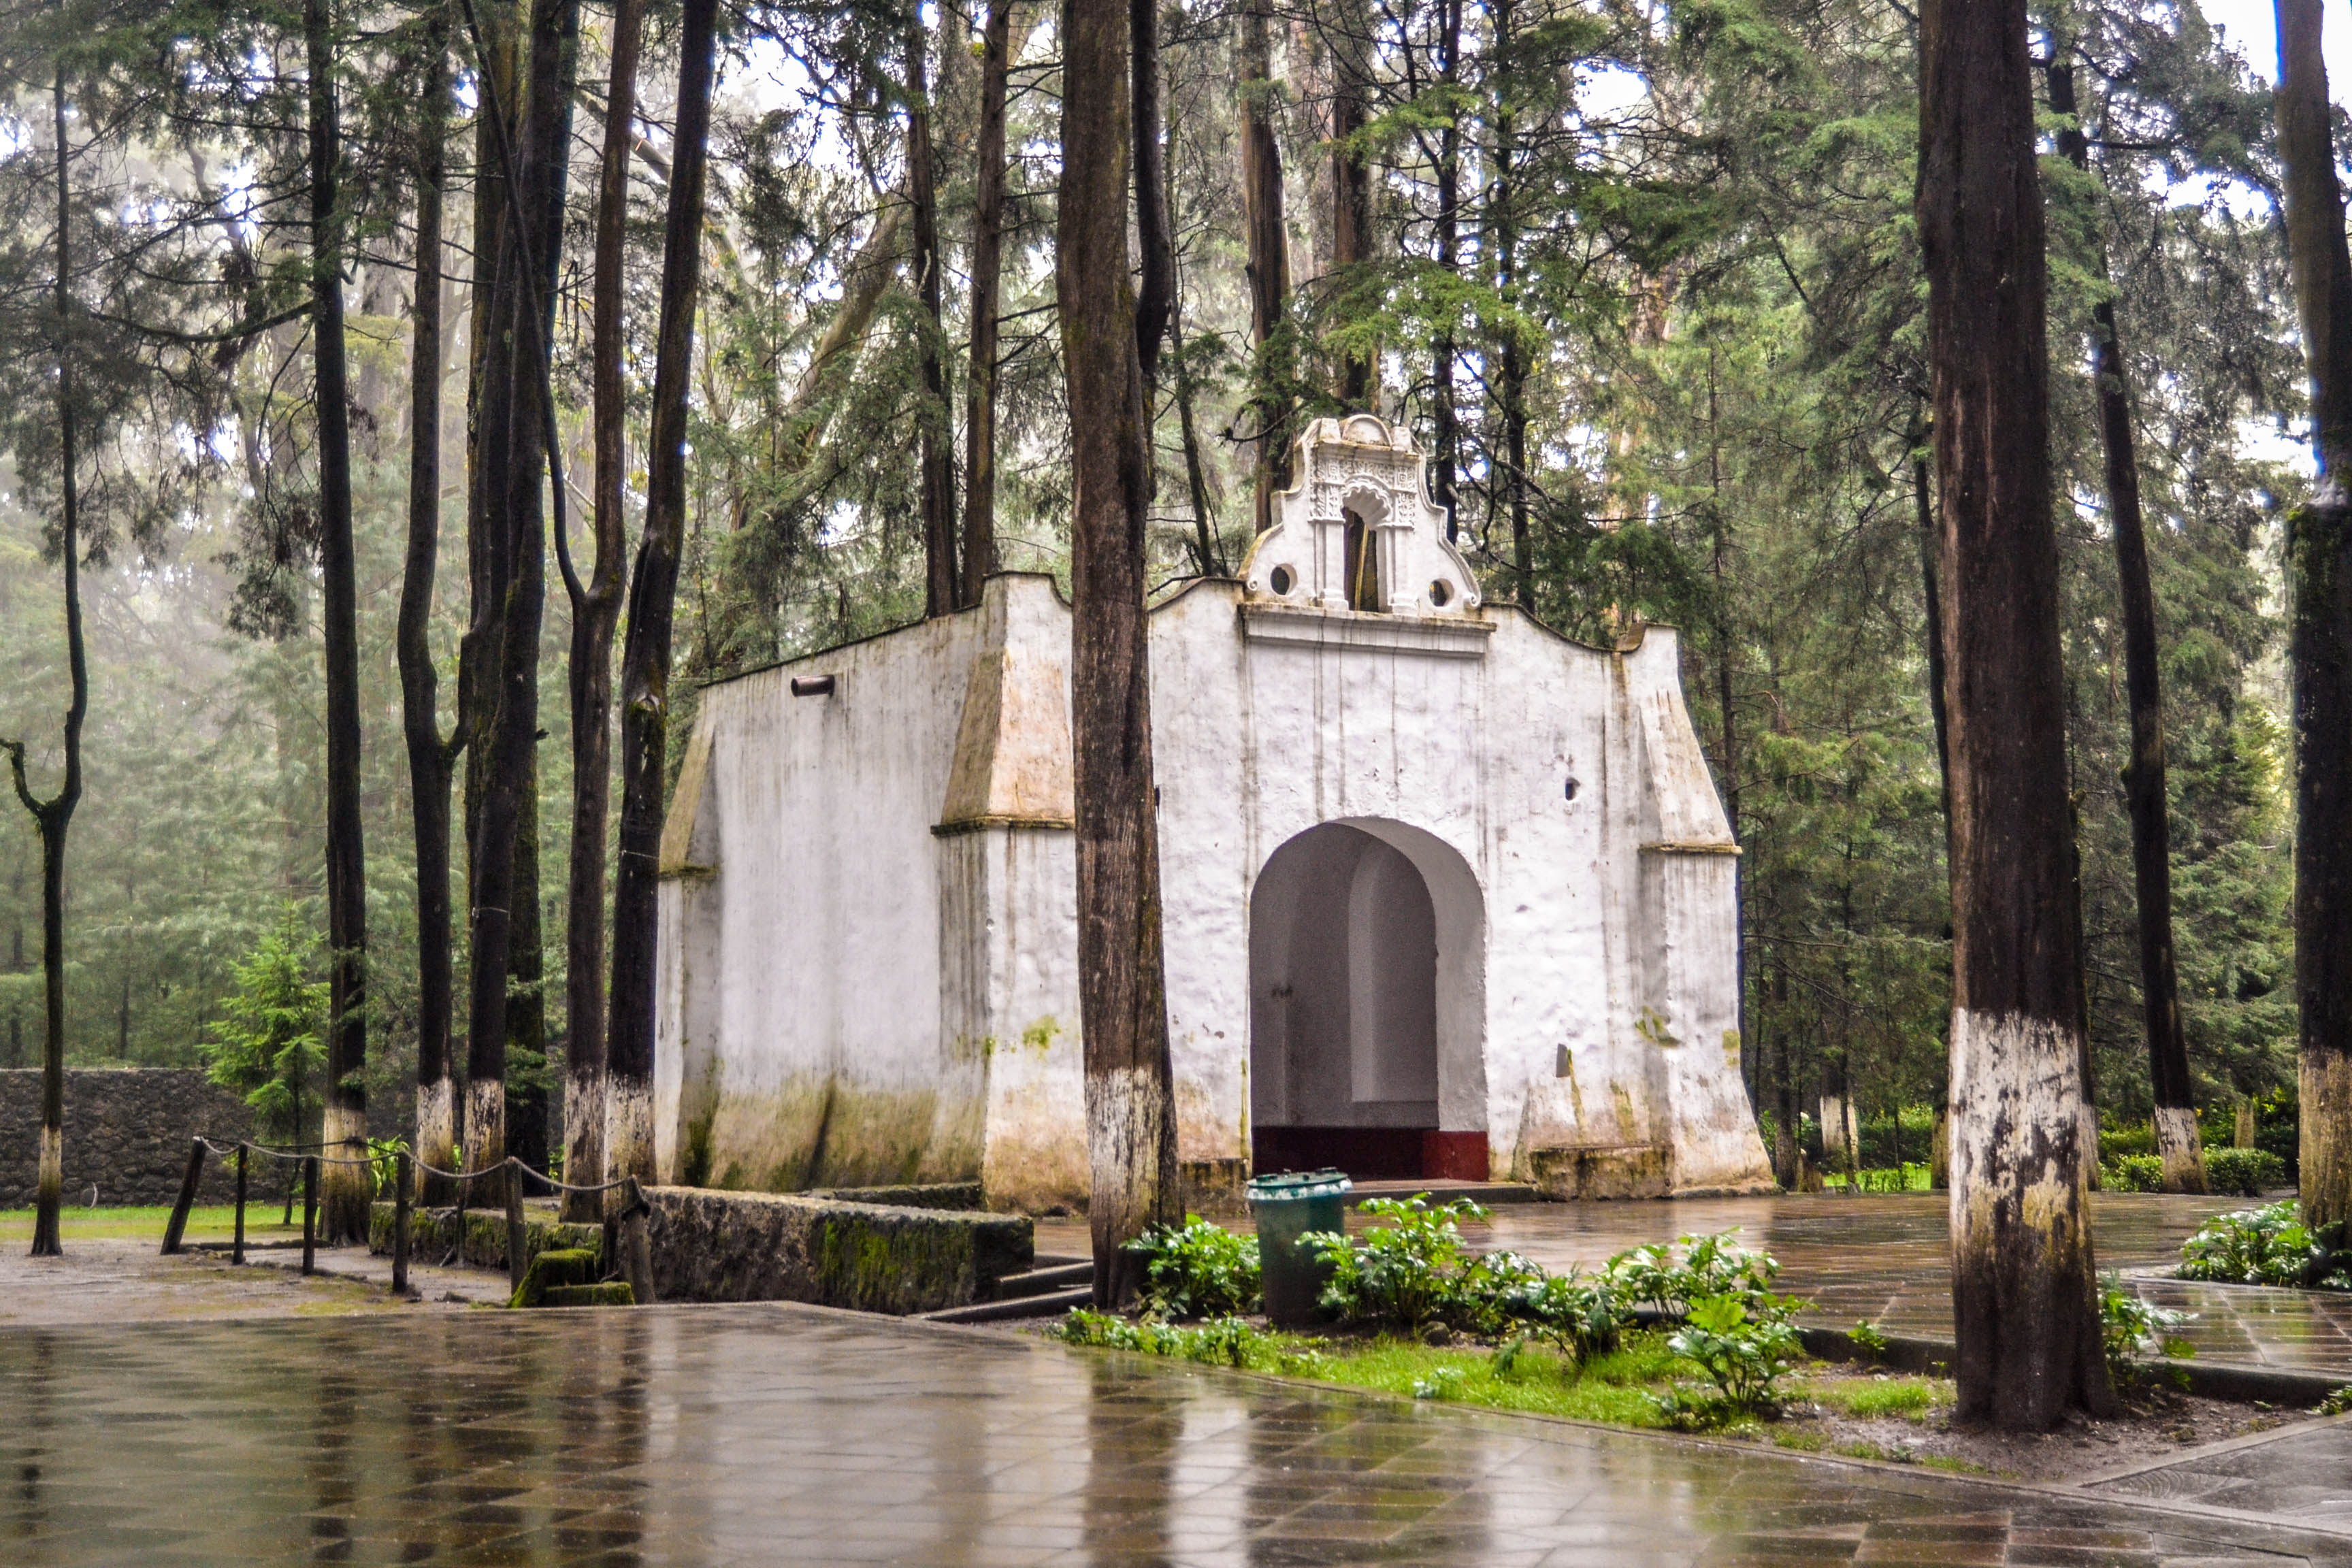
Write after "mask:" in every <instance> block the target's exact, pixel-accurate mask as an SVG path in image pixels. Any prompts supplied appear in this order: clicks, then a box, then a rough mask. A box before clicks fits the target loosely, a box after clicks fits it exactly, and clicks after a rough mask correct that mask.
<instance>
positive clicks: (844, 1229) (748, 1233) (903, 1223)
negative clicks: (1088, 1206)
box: [646, 1187, 1036, 1314]
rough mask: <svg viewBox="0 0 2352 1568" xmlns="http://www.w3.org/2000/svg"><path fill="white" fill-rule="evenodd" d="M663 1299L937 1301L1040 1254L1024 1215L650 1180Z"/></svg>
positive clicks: (879, 1304) (982, 1291)
mask: <svg viewBox="0 0 2352 1568" xmlns="http://www.w3.org/2000/svg"><path fill="white" fill-rule="evenodd" d="M646 1201H647V1202H648V1203H649V1204H651V1205H653V1211H654V1212H653V1217H652V1218H651V1220H650V1221H649V1222H648V1223H647V1225H646V1240H647V1241H648V1242H649V1243H650V1244H651V1249H652V1253H653V1272H654V1293H655V1295H656V1298H657V1299H659V1300H664V1301H811V1302H814V1303H816V1304H818V1305H820V1306H826V1307H850V1308H855V1309H856V1310H859V1311H866V1312H892V1313H901V1314H903V1313H909V1312H929V1311H937V1310H940V1309H941V1308H943V1307H961V1306H966V1305H969V1304H970V1303H971V1302H973V1301H980V1300H987V1299H988V1298H989V1297H990V1296H991V1295H992V1294H993V1293H994V1292H995V1289H996V1282H997V1281H998V1280H999V1279H1003V1278H1004V1277H1005V1276H1006V1275H1008V1274H1017V1273H1019V1272H1021V1271H1022V1270H1024V1269H1025V1268H1028V1267H1029V1265H1030V1262H1031V1260H1032V1259H1033V1258H1034V1257H1035V1255H1036V1232H1035V1226H1034V1224H1033V1223H1032V1222H1031V1221H1030V1220H1029V1219H1028V1218H1027V1217H1025V1216H1024V1215H1002V1214H985V1213H973V1212H970V1211H961V1210H954V1209H933V1208H906V1207H899V1206H895V1205H887V1204H872V1203H845V1202H843V1201H841V1200H839V1199H836V1198H819V1197H814V1196H806V1195H793V1194H772V1193H737V1192H719V1191H714V1190H712V1189H709V1188H707V1187H649V1188H647V1189H646Z"/></svg>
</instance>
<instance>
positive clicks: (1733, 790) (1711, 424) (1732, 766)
mask: <svg viewBox="0 0 2352 1568" xmlns="http://www.w3.org/2000/svg"><path fill="white" fill-rule="evenodd" d="M1718 415H1719V406H1718V395H1717V387H1716V363H1715V352H1714V349H1713V347H1712V346H1711V345H1710V347H1709V349H1708V351H1707V360H1706V428H1707V453H1706V469H1707V492H1708V495H1709V496H1710V497H1711V498H1712V504H1713V509H1714V513H1715V515H1714V519H1713V521H1714V524H1715V528H1714V533H1715V538H1714V549H1713V552H1712V555H1713V560H1712V561H1711V563H1710V566H1711V569H1712V573H1713V575H1714V577H1715V604H1716V620H1715V702H1716V710H1717V712H1718V713H1720V714H1721V715H1722V719H1723V756H1722V767H1723V816H1724V821H1725V824H1726V825H1727V826H1728V827H1729V828H1730V830H1731V841H1732V842H1733V843H1734V844H1738V842H1739V714H1738V710H1737V709H1736V708H1735V707H1734V705H1733V697H1732V677H1731V667H1732V659H1733V655H1734V652H1735V648H1734V642H1735V637H1734V634H1733V631H1732V625H1731V591H1730V580H1729V556H1730V554H1731V517H1730V514H1729V513H1728V512H1727V510H1725V509H1724V506H1723V444H1722V440H1721V437H1720V428H1719V425H1718ZM1731 869H1732V883H1731V885H1732V896H1733V899H1734V900H1735V905H1734V907H1735V908H1737V909H1738V910H1739V917H1738V918H1739V929H1738V932H1737V933H1736V936H1737V940H1736V942H1734V944H1733V947H1732V956H1731V994H1732V1002H1733V1007H1734V1009H1735V1014H1734V1018H1733V1022H1734V1024H1735V1025H1736V1026H1737V1027H1738V1031H1739V1053H1740V1058H1741V1059H1742V1060H1743V1061H1748V1062H1751V1063H1752V1060H1753V1057H1754V1050H1753V1047H1751V1046H1750V1044H1749V1041H1748V915H1747V906H1746V904H1745V902H1744V901H1743V900H1739V892H1740V889H1742V887H1743V886H1744V885H1745V883H1746V881H1747V879H1746V877H1745V876H1744V875H1742V874H1741V872H1740V870H1739V862H1738V859H1736V858H1735V859H1734V860H1733V861H1732V866H1731ZM1742 1076H1743V1078H1745V1077H1747V1076H1748V1075H1747V1074H1743V1075H1742Z"/></svg>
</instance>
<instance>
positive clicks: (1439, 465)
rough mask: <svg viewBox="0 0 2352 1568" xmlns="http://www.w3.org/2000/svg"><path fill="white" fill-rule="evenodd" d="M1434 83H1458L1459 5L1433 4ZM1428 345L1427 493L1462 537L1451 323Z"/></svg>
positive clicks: (1448, 207)
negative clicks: (1437, 51)
mask: <svg viewBox="0 0 2352 1568" xmlns="http://www.w3.org/2000/svg"><path fill="white" fill-rule="evenodd" d="M1438 15H1439V20H1438V47H1439V48H1440V49H1441V50H1442V51H1443V52H1444V58H1443V59H1441V60H1440V61H1439V62H1438V68H1437V79H1438V80H1439V81H1440V82H1442V83H1444V85H1445V86H1446V87H1447V88H1448V89H1451V88H1454V87H1455V86H1457V85H1459V83H1460V82H1461V80H1462V0H1438ZM1459 114H1460V111H1459V110H1449V111H1448V113H1447V116H1446V123H1445V127H1444V130H1442V131H1440V132H1438V133H1437V234H1436V242H1435V250H1436V255H1435V258H1434V259H1435V260H1436V262H1437V265H1438V268H1440V269H1441V270H1442V271H1444V273H1445V274H1446V275H1447V277H1448V278H1449V279H1450V278H1451V277H1452V276H1453V274H1454V272H1455V271H1456V270H1457V269H1458V268H1460V267H1461V264H1462V234H1461V229H1462V129H1461V125H1460V122H1459ZM1447 320H1448V323H1449V324H1448V325H1447V326H1445V327H1444V328H1441V329H1440V330H1439V331H1438V333H1437V336H1436V339H1435V341H1434V342H1433V343H1432V344H1431V358H1432V361H1433V363H1432V364H1431V366H1430V382H1431V387H1430V404H1429V408H1430V434H1431V436H1432V437H1433V438H1432V440H1431V442H1430V445H1431V447H1433V451H1432V452H1431V454H1430V486H1429V489H1430V494H1431V495H1432V496H1433V498H1434V499H1435V500H1436V501H1437V504H1438V505H1440V506H1442V507H1444V509H1445V539H1446V542H1447V543H1449V544H1450V543H1452V542H1454V540H1456V539H1458V538H1459V537H1460V536H1461V518H1460V514H1459V510H1458V505H1457V502H1456V500H1455V487H1456V484H1457V482H1458V481H1457V479H1456V476H1457V475H1458V474H1460V472H1461V471H1462V424H1461V419H1460V417H1459V416H1458V414H1457V412H1456V410H1455V408H1454V331H1453V328H1452V326H1451V324H1450V323H1451V320H1452V318H1451V317H1450V316H1449V317H1448V318H1447Z"/></svg>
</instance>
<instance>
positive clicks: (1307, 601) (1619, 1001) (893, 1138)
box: [655, 415, 1771, 1211]
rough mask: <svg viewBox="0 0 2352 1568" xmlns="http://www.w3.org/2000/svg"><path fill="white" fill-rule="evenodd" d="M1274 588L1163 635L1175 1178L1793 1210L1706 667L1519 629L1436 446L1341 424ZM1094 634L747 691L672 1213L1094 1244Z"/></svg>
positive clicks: (1158, 636) (975, 638) (918, 629)
mask: <svg viewBox="0 0 2352 1568" xmlns="http://www.w3.org/2000/svg"><path fill="white" fill-rule="evenodd" d="M1295 471H1296V472H1297V475H1298V479H1297V484H1296V486H1295V487H1294V488H1293V489H1290V490H1289V491H1287V492H1286V493H1285V494H1284V495H1282V496H1281V497H1280V498H1278V499H1279V500H1280V505H1281V521H1279V522H1278V523H1277V524H1276V526H1275V527H1274V528H1272V529H1270V530H1268V531H1266V532H1265V533H1264V534H1262V535H1260V536H1259V537H1258V539H1257V541H1256V543H1255V547H1254V548H1253V549H1252V551H1251V552H1250V555H1249V559H1248V562H1247V563H1246V564H1245V565H1244V568H1243V575H1242V580H1241V581H1239V582H1234V581H1217V580H1211V581H1202V582H1197V583H1195V584H1192V585H1191V586H1190V587H1188V588H1186V589H1185V590H1183V591H1182V592H1181V593H1178V594H1177V595H1174V596H1172V597H1171V598H1170V599H1169V600H1167V601H1166V602H1164V603H1162V604H1161V605H1159V606H1158V607H1156V608H1155V609H1154V610H1153V611H1152V612H1151V615H1150V672H1151V716H1152V745H1153V755H1154V764H1155V768H1156V772H1157V779H1158V783H1159V786H1160V817H1159V824H1160V877H1161V890H1162V898H1163V919H1164V922H1165V945H1166V953H1167V994H1168V1023H1169V1034H1170V1038H1171V1052H1172V1058H1173V1064H1174V1070H1175V1086H1176V1110H1177V1117H1178V1123H1179V1132H1178V1144H1179V1147H1178V1152H1179V1156H1180V1158H1181V1160H1182V1161H1183V1162H1184V1164H1185V1168H1186V1175H1187V1178H1188V1180H1189V1181H1190V1182H1191V1183H1192V1184H1193V1185H1194V1187H1195V1189H1196V1192H1197V1194H1198V1195H1199V1196H1200V1197H1201V1198H1202V1199H1204V1200H1206V1199H1212V1198H1213V1197H1215V1196H1217V1195H1220V1194H1232V1193H1233V1190H1234V1188H1236V1187H1237V1186H1238V1184H1239V1183H1240V1181H1241V1180H1242V1179H1243V1178H1244V1176H1246V1175H1247V1174H1250V1173H1256V1172H1265V1171H1279V1170H1291V1169H1307V1168H1312V1167H1316V1166H1321V1165H1326V1164H1328V1165H1336V1166H1339V1168H1341V1169H1343V1170H1346V1171H1348V1172H1349V1173H1351V1174H1353V1175H1355V1176H1358V1177H1359V1178H1372V1177H1432V1178H1434V1177H1452V1178H1469V1179H1482V1178H1492V1179H1516V1180H1525V1181H1532V1182H1535V1183H1537V1184H1538V1185H1539V1186H1540V1187H1541V1188H1542V1189H1543V1190H1544V1191H1545V1192H1546V1193H1547V1194H1549V1195H1554V1196H1576V1195H1591V1196H1637V1195H1664V1194H1702V1193H1705V1194H1718V1193H1727V1192H1749V1191H1761V1190H1769V1188H1770V1186H1771V1173H1770V1169H1769V1163H1768V1161H1767V1160H1766V1157H1765V1154H1764V1151H1763V1148H1762V1145H1761V1144H1760V1142H1759V1140H1758V1138H1757V1135H1756V1131H1755V1126H1754V1121H1753V1119H1752V1117H1751V1116H1750V1114H1749V1109H1748V1100H1747V1096H1746V1093H1745V1091H1744V1089H1743V1087H1742V1084H1741V1079H1740V1072H1739V1034H1738V1020H1739V1014H1738V881H1737V868H1738V859H1737V856H1738V849H1737V847H1736V846H1735V845H1734V844H1733V843H1732V840H1731V836H1730V833H1729V831H1728V827H1727V823H1726V821H1725V818H1724V814H1723V811H1722V808H1721V806H1720V805H1719V804H1718V803H1717V799H1716V794H1715V787H1714V784H1713V782H1712V780H1711V779H1710V777H1709V775H1708V772H1707V765H1706V759H1705V757H1704V756H1703V754H1702V753H1701V752H1700V749H1699V745H1698V741H1697V738H1696V735H1695V733H1694V732H1693V731H1692V728H1691V722H1690V717H1689V715H1688V713H1687V712H1686V710H1685V708H1684V705H1683V698H1682V689H1681V682H1680V673H1679V669H1678V666H1677V653H1676V647H1675V637H1674V634H1673V633H1672V632H1671V631H1670V630H1667V629H1665V628H1662V627H1652V628H1649V630H1648V631H1647V632H1646V634H1645V635H1644V636H1643V637H1642V638H1641V640H1640V642H1639V644H1638V646H1634V647H1625V648H1619V649H1613V650H1612V649H1606V648H1593V647H1584V646H1582V645H1580V644H1578V643H1574V642H1570V641H1569V640H1567V639H1565V638H1563V637H1559V635H1558V634H1556V633H1554V632H1552V631H1550V630H1549V629H1548V628H1546V627H1545V626H1542V625H1541V624H1540V623H1538V622H1537V621H1536V620H1534V619H1533V618H1531V617H1530V616H1528V615H1526V614H1525V613H1523V612H1521V611H1519V610H1517V609H1516V608H1514V607H1511V606H1508V605H1487V604H1486V603H1485V602H1484V601H1483V600H1482V598H1481V596H1480V594H1479V591H1478V584H1477V583H1476V581H1475V579H1474V578H1473V577H1472V575H1471V574H1470V571H1469V569H1468V567H1467V565H1466V564H1465V562H1464V560H1463V558H1462V556H1461V554H1460V553H1459V552H1457V551H1456V550H1455V549H1454V547H1453V546H1452V545H1451V544H1450V543H1448V542H1446V539H1445V528H1444V513H1443V511H1441V510H1439V509H1438V508H1437V507H1435V506H1434V505H1433V504H1432V503H1431V501H1430V500H1429V499H1428V496H1427V493H1426V491H1425V489H1424V486H1423V462H1422V457H1421V454H1420V453H1419V452H1418V451H1417V450H1416V449H1415V448H1414V447H1413V445H1412V439H1411V437H1410V436H1409V435H1408V434H1407V433H1406V432H1404V431H1402V430H1399V429H1394V428H1392V427H1391V426H1389V425H1388V424H1387V423H1385V422H1384V421H1382V420H1381V419H1378V418H1375V417H1373V416H1369V415H1358V416H1353V417H1350V418H1348V419H1345V420H1340V419H1318V420H1317V421H1315V422H1314V423H1313V425H1312V426H1311V427H1310V428H1309V429H1308V430H1307V434H1306V435H1305V436H1304V437H1302V439H1301V440H1300V443H1299V451H1298V460H1297V465H1296V470H1295ZM1069 668H1070V613H1069V608H1068V606H1067V605H1066V603H1065V602H1064V601H1063V600H1062V599H1061V597H1060V596H1059V595H1058V593H1057V591H1056V588H1055V583H1054V581H1053V579H1051V578H1050V577H1045V576H1039V575H1029V574H1011V573H1008V574H1003V575H999V576H996V577H992V578H991V579H990V580H989V582H988V584H987V586H986V591H985V593H984V595H982V604H981V605H979V606H978V607H977V608H975V609H971V610H968V611H964V612H961V613H960V614H957V615H953V616H943V617H940V618H938V619H934V620H929V621H926V622H923V623H922V624H920V625H918V626H908V627H905V628H903V629H901V630H898V631H895V632H890V633H888V634H886V635H884V636H881V637H872V638H868V639H867V640H866V641H863V642H858V643H853V644H850V645H847V646H845V647H836V648H833V649H829V650H827V651H825V652H824V653H819V654H813V655H810V656H809V657H807V658H801V659H796V660H793V662H791V663H789V664H785V665H782V666H779V667H776V668H770V669H764V670H759V671H755V672H753V673H751V674H747V675H742V676H739V677H737V678H735V679H730V680H726V681H721V682H719V683H716V684H714V685H712V686H710V687H709V688H707V689H705V690H704V692H703V694H702V706H701V709H700V712H699V715H698V720H697V722H696V726H695V730H694V734H693V738H692V740H691V742H689V744H688V751H687V753H686V756H685V759H684V765H683V769H682V772H681V774H680V777H679V780H678V786H677V795H676V799H675V802H674V804H673V805H672V807H671V812H670V816H669V821H668V824H667V830H666V833H665V837H664V839H663V845H662V866H661V871H662V878H663V881H662V891H661V922H662V923H661V939H660V940H661V963H662V971H661V981H660V1016H659V1025H658V1033H657V1037H656V1068H655V1083H656V1096H655V1104H656V1143H657V1148H658V1157H659V1163H660V1166H661V1174H662V1179H663V1180H665V1181H669V1182H683V1183H687V1184H696V1185H710V1186H724V1187H737V1188H751V1189H761V1190H769V1191H791V1190H795V1189H800V1188H805V1187H815V1186H852V1185H873V1184H887V1183H898V1182H929V1181H950V1180H968V1179H971V1178H972V1177H978V1178H980V1179H981V1180H982V1182H983V1183H984V1184H985V1188H986V1192H987V1194H988V1199H989V1202H990V1203H991V1204H992V1205H997V1206H1005V1207H1022V1208H1027V1209H1030V1210H1032V1211H1037V1210H1043V1209H1045V1208H1048V1207H1051V1206H1053V1205H1070V1206H1073V1207H1076V1206H1081V1205H1083V1203H1084V1200H1085V1194H1086V1191H1087V1151H1086V1126H1087V1121H1086V1112H1085V1104H1084V1086H1083V1079H1082V1074H1081V1046H1080V1041H1079V1037H1078V996H1077V962H1076V961H1077V942H1076V855H1075V849H1074V845H1073V837H1072V833H1071V810H1072V805H1071V759H1070V726H1069V700H1068V684H1069Z"/></svg>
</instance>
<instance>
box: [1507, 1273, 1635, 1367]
mask: <svg viewBox="0 0 2352 1568" xmlns="http://www.w3.org/2000/svg"><path fill="white" fill-rule="evenodd" d="M1507 1310H1508V1311H1509V1314H1510V1317H1511V1318H1512V1320H1513V1321H1516V1322H1517V1323H1520V1324H1524V1325H1525V1327H1526V1331H1528V1332H1529V1333H1532V1334H1533V1335H1535V1336H1536V1337H1537V1338H1538V1339H1542V1340H1546V1341H1548V1342H1550V1344H1551V1346H1552V1348H1553V1349H1555V1350H1557V1351H1559V1353H1560V1355H1561V1356H1562V1357H1563V1358H1565V1359H1566V1360H1567V1361H1569V1362H1570V1363H1573V1364H1575V1365H1578V1366H1582V1365H1583V1364H1584V1363H1587V1362H1589V1361H1591V1359H1592V1358H1593V1357H1594V1356H1596V1355H1605V1354H1607V1353H1608V1352H1611V1351H1613V1350H1615V1349H1616V1348H1617V1342H1618V1340H1619V1338H1620V1337H1621V1336H1622V1334H1623V1332H1624V1329H1625V1325H1626V1323H1627V1322H1628V1321H1630V1320H1629V1319H1628V1317H1627V1314H1626V1312H1625V1309H1624V1306H1623V1304H1622V1302H1621V1301H1620V1300H1618V1297H1617V1293H1616V1292H1615V1291H1613V1290H1612V1289H1610V1288H1609V1284H1608V1281H1607V1280H1605V1279H1598V1278H1594V1277H1591V1276H1588V1275H1585V1274H1581V1273H1579V1272H1578V1271H1577V1270H1575V1269H1573V1268H1571V1269H1570V1270H1569V1271H1568V1272H1567V1273H1565V1274H1549V1275H1538V1277H1537V1278H1536V1279H1533V1280H1530V1281H1528V1282H1527V1283H1525V1284H1523V1285H1521V1286H1519V1287H1518V1288H1517V1289H1516V1290H1514V1291H1513V1292H1512V1294H1511V1296H1510V1298H1509V1300H1508V1303H1507Z"/></svg>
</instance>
